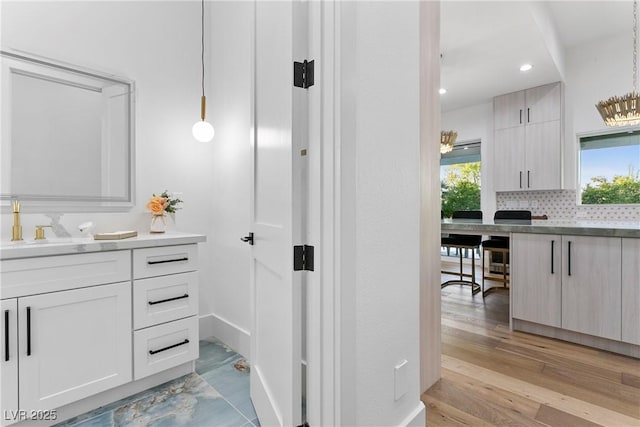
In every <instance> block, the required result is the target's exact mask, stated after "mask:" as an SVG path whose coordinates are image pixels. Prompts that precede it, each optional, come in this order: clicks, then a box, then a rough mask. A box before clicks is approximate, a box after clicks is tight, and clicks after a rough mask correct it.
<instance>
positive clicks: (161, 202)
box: [147, 196, 167, 215]
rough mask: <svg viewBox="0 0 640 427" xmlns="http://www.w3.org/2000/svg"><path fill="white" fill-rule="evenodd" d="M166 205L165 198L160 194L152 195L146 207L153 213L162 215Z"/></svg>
mask: <svg viewBox="0 0 640 427" xmlns="http://www.w3.org/2000/svg"><path fill="white" fill-rule="evenodd" d="M166 207H167V199H165V198H164V197H160V196H153V197H152V198H151V200H149V203H147V209H149V210H150V211H151V212H153V214H154V215H164V209H165V208H166Z"/></svg>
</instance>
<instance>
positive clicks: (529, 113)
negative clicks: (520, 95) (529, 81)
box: [527, 107, 531, 123]
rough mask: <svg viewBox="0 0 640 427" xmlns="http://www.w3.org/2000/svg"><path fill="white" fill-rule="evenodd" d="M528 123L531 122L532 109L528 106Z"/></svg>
mask: <svg viewBox="0 0 640 427" xmlns="http://www.w3.org/2000/svg"><path fill="white" fill-rule="evenodd" d="M527 123H531V109H530V108H529V107H527Z"/></svg>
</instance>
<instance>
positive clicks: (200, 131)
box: [191, 0, 215, 142]
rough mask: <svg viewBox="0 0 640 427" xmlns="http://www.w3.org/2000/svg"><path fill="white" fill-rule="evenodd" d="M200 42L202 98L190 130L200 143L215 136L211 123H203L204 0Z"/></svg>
mask: <svg viewBox="0 0 640 427" xmlns="http://www.w3.org/2000/svg"><path fill="white" fill-rule="evenodd" d="M201 23H202V25H201V42H202V52H201V61H202V97H201V98H200V120H198V121H197V122H196V123H195V124H194V125H193V128H191V132H193V137H194V138H195V139H196V140H198V141H200V142H209V141H211V140H212V139H213V135H215V130H214V129H213V126H212V125H211V123H209V122H207V121H205V117H206V113H207V97H206V96H204V0H202V21H201Z"/></svg>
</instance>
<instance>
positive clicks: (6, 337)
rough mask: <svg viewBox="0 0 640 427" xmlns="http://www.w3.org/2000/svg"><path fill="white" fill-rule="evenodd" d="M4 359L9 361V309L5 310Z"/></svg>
mask: <svg viewBox="0 0 640 427" xmlns="http://www.w3.org/2000/svg"><path fill="white" fill-rule="evenodd" d="M4 361H5V362H8V361H9V310H5V311H4Z"/></svg>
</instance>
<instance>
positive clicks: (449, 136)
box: [440, 130, 458, 154]
mask: <svg viewBox="0 0 640 427" xmlns="http://www.w3.org/2000/svg"><path fill="white" fill-rule="evenodd" d="M457 137H458V133H457V132H455V131H453V130H443V131H440V154H444V153H448V152H450V151H451V150H453V146H454V145H455V143H456V138H457Z"/></svg>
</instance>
